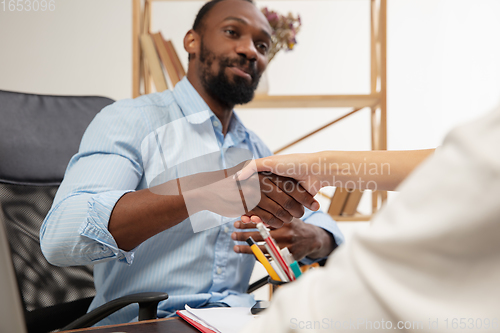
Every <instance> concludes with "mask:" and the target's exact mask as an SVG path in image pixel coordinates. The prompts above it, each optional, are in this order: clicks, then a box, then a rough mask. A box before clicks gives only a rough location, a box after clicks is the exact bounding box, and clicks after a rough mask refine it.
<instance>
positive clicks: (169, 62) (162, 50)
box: [151, 32, 182, 87]
mask: <svg viewBox="0 0 500 333" xmlns="http://www.w3.org/2000/svg"><path fill="white" fill-rule="evenodd" d="M151 36H152V37H153V41H154V43H155V46H156V51H158V55H159V56H160V60H161V63H162V64H163V67H164V68H165V70H166V71H167V74H168V77H169V79H170V82H172V86H173V87H175V85H176V84H177V82H179V81H180V80H181V79H182V77H180V76H179V73H178V71H177V69H176V67H175V65H174V61H173V59H172V56H171V55H170V53H171V52H169V51H168V50H167V45H166V44H167V43H166V41H165V39H163V36H162V34H161V32H157V33H155V34H152V35H151Z"/></svg>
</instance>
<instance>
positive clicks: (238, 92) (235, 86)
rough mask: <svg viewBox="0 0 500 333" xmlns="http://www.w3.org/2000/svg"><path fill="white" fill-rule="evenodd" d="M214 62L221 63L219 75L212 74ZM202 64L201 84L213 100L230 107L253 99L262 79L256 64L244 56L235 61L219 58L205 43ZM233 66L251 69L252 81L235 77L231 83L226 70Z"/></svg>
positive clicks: (202, 51)
mask: <svg viewBox="0 0 500 333" xmlns="http://www.w3.org/2000/svg"><path fill="white" fill-rule="evenodd" d="M214 61H218V62H219V71H218V73H217V74H212V73H211V72H210V68H211V66H212V64H213V62H214ZM200 62H201V63H202V64H203V66H202V67H201V83H202V85H203V88H205V90H206V91H207V93H208V94H209V95H210V96H211V97H212V98H215V99H216V100H217V101H219V102H220V103H221V104H223V105H225V106H228V107H232V106H234V105H236V104H245V103H248V102H250V101H251V100H252V99H253V97H254V94H255V89H257V85H258V84H259V79H260V75H259V74H258V73H257V68H256V64H255V62H252V61H249V60H247V59H246V58H245V57H243V56H240V57H239V58H234V59H231V58H229V57H222V56H221V57H217V56H216V55H215V54H214V53H213V52H211V51H209V50H208V49H207V48H205V45H204V44H203V41H201V43H200ZM233 66H240V67H245V68H249V71H250V73H249V74H250V76H251V77H252V80H251V81H250V82H249V81H248V80H247V79H245V78H244V77H241V76H237V75H235V76H234V77H233V80H232V82H231V81H230V79H229V78H228V76H227V75H226V73H225V70H226V68H227V67H233Z"/></svg>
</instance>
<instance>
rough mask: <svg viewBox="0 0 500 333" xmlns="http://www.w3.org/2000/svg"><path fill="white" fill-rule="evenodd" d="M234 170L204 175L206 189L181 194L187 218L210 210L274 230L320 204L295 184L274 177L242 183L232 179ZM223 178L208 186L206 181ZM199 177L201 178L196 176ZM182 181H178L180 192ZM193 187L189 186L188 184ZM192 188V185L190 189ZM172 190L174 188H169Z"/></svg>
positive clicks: (258, 177)
mask: <svg viewBox="0 0 500 333" xmlns="http://www.w3.org/2000/svg"><path fill="white" fill-rule="evenodd" d="M235 172H236V170H234V169H233V170H231V169H229V170H227V171H224V170H223V171H218V173H219V174H220V175H217V174H215V173H207V174H204V176H205V179H204V181H205V182H208V183H209V184H208V185H205V186H202V187H198V188H194V189H192V190H189V191H187V192H182V194H183V196H184V199H185V202H186V207H187V210H188V212H189V214H190V215H192V214H194V213H197V212H199V211H202V210H209V211H212V212H215V213H217V214H219V215H222V216H227V217H237V216H241V215H243V214H245V215H247V216H246V217H247V219H248V220H249V219H250V218H249V217H248V216H259V217H260V218H261V220H262V221H263V222H264V223H266V224H268V225H270V226H274V227H281V226H282V225H283V224H285V223H289V222H290V221H292V219H293V218H294V217H301V216H302V215H304V206H306V207H308V208H310V209H312V210H317V209H318V208H319V204H318V203H317V202H316V200H315V199H314V197H313V196H312V195H311V194H309V193H308V192H307V191H306V190H304V188H302V186H300V185H299V184H298V183H297V181H296V180H294V179H291V178H286V177H281V176H276V175H274V174H262V173H259V174H254V175H252V176H251V177H250V178H248V179H245V180H241V181H240V180H239V179H237V178H235V177H233V174H234V173H235ZM208 176H211V177H213V178H214V179H217V178H216V177H219V178H222V179H221V180H218V181H215V182H212V183H210V182H209V181H207V179H206V178H207V177H208ZM197 177H200V175H197ZM184 181H185V180H184V179H181V186H180V187H181V188H182V187H183V186H182V183H183V182H184ZM191 183H192V182H191ZM191 186H192V185H191ZM170 187H171V188H174V189H175V186H174V185H172V186H170Z"/></svg>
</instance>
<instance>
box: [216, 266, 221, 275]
mask: <svg viewBox="0 0 500 333" xmlns="http://www.w3.org/2000/svg"><path fill="white" fill-rule="evenodd" d="M221 273H222V268H220V267H217V274H219V275H220V274H221Z"/></svg>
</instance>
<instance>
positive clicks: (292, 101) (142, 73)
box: [132, 0, 387, 221]
mask: <svg viewBox="0 0 500 333" xmlns="http://www.w3.org/2000/svg"><path fill="white" fill-rule="evenodd" d="M157 1H193V0H132V52H133V54H132V95H133V97H134V98H135V97H138V96H139V95H142V94H147V93H149V92H151V78H150V77H149V73H148V69H147V64H146V63H145V62H143V61H142V57H141V49H140V44H139V36H140V35H141V34H142V33H146V32H149V31H150V27H151V9H152V3H153V2H157ZM262 1H265V0H262ZM273 1H297V0H273ZM299 1H305V0H299ZM307 1H311V0H307ZM315 1H319V0H315ZM323 1H335V0H323ZM367 1H369V2H370V64H371V66H370V67H371V73H370V94H366V95H301V96H299V95H293V96H288V95H281V96H277V95H257V96H256V97H255V98H254V100H253V101H252V102H250V103H248V104H247V105H244V106H238V108H316V107H321V108H325V107H331V108H338V107H351V108H352V110H351V111H350V112H348V113H346V114H345V115H343V116H341V117H339V118H337V119H335V120H334V121H332V122H330V123H328V124H326V125H325V126H323V127H321V128H319V129H316V130H315V131H313V132H311V133H309V134H307V135H305V136H303V137H301V138H298V139H297V140H295V141H294V142H292V143H291V144H289V145H287V146H285V147H283V148H281V149H279V150H278V151H277V152H281V151H283V150H285V149H287V148H289V147H291V146H292V145H293V144H296V143H298V142H300V141H302V140H303V139H305V138H307V137H309V136H311V135H313V134H315V133H317V132H319V131H320V130H322V129H324V128H326V127H328V126H330V125H333V124H335V123H337V122H339V121H341V120H342V119H344V118H346V117H348V116H350V115H351V114H354V113H356V112H357V111H359V110H361V109H364V108H369V109H370V111H371V112H370V115H371V116H370V122H371V149H372V150H386V149H387V69H386V68H387V66H386V64H387V63H386V49H387V0H367ZM386 199H387V192H384V191H375V192H372V214H373V213H375V212H377V211H378V209H379V208H380V206H381V205H382V203H383V202H384V201H385V200H386ZM332 217H333V218H334V219H336V220H337V221H368V220H369V219H370V215H361V214H359V213H355V214H352V215H349V216H346V215H344V214H342V213H341V214H340V215H335V216H332Z"/></svg>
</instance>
